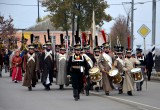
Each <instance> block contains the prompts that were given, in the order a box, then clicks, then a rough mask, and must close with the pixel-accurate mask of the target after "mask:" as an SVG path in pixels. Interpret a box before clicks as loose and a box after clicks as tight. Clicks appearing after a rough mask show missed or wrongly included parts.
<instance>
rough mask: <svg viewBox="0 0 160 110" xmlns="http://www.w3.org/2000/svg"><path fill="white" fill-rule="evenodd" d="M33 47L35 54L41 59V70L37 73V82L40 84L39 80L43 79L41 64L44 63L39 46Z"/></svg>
mask: <svg viewBox="0 0 160 110" xmlns="http://www.w3.org/2000/svg"><path fill="white" fill-rule="evenodd" d="M33 46H34V52H35V54H36V55H37V57H38V59H39V70H38V71H37V72H36V74H37V82H38V80H39V79H40V78H41V74H40V73H41V64H42V63H43V62H42V61H41V52H40V50H39V49H38V44H33Z"/></svg>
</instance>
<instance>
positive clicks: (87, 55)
mask: <svg viewBox="0 0 160 110" xmlns="http://www.w3.org/2000/svg"><path fill="white" fill-rule="evenodd" d="M83 49H84V51H85V53H84V54H83V56H84V57H85V59H86V60H87V64H88V69H91V68H93V66H94V64H95V63H96V59H95V57H94V55H93V54H92V53H91V52H90V45H88V44H87V45H85V46H84V48H83ZM86 80H87V83H86V84H87V85H86V87H85V89H86V96H88V95H89V90H90V89H93V85H92V84H91V83H90V77H88V78H87V79H86Z"/></svg>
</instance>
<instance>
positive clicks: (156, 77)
mask: <svg viewBox="0 0 160 110" xmlns="http://www.w3.org/2000/svg"><path fill="white" fill-rule="evenodd" d="M151 80H157V81H160V72H157V73H156V74H152V76H151Z"/></svg>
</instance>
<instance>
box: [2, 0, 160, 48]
mask: <svg viewBox="0 0 160 110" xmlns="http://www.w3.org/2000/svg"><path fill="white" fill-rule="evenodd" d="M107 2H108V4H110V7H109V8H107V9H106V13H109V14H110V15H111V16H112V17H113V18H116V17H117V16H118V15H124V16H126V15H127V14H126V11H125V9H126V10H129V9H130V7H131V5H129V4H128V5H115V4H122V2H131V0H107ZM137 2H147V3H145V4H136V5H134V6H135V9H136V10H135V11H134V35H135V40H134V48H136V45H142V46H143V38H142V37H141V36H140V35H139V34H138V33H137V30H138V29H139V28H140V27H141V26H142V25H143V24H145V25H146V26H148V27H149V29H150V30H151V32H150V33H149V34H148V36H147V37H146V46H147V49H149V48H151V39H152V38H151V37H152V0H135V3H137ZM3 3H6V4H3ZM10 4H24V5H37V0H0V14H1V15H3V16H5V18H8V16H9V15H11V16H12V17H13V19H14V26H15V27H16V28H22V29H23V28H28V27H30V26H33V25H34V24H36V19H37V12H38V11H37V10H38V9H37V6H21V5H10ZM124 7H125V8H124ZM44 10H45V8H43V7H40V16H41V17H43V16H45V15H47V14H48V13H47V12H44ZM159 10H160V0H157V17H156V19H157V24H156V31H157V32H156V45H157V47H160V25H159V24H160V11H159ZM113 24H114V21H111V22H109V23H105V24H104V26H103V28H104V29H105V31H106V32H107V33H109V32H110V28H111V27H112V26H113ZM142 48H143V47H142Z"/></svg>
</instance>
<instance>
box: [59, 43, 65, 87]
mask: <svg viewBox="0 0 160 110" xmlns="http://www.w3.org/2000/svg"><path fill="white" fill-rule="evenodd" d="M56 59H57V64H56V66H57V75H56V84H57V85H59V89H63V88H64V85H65V84H67V80H66V79H67V74H66V72H67V71H66V69H67V68H66V66H67V54H66V48H65V45H61V46H60V51H59V53H57V54H56Z"/></svg>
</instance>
